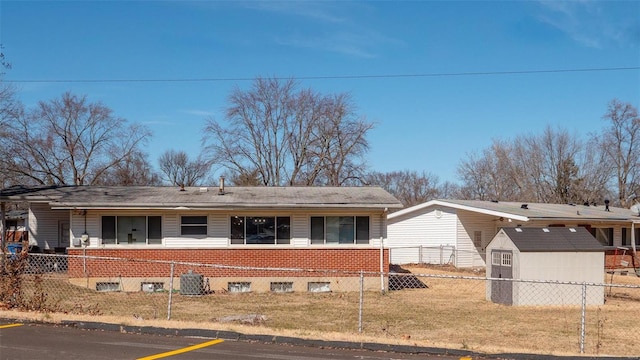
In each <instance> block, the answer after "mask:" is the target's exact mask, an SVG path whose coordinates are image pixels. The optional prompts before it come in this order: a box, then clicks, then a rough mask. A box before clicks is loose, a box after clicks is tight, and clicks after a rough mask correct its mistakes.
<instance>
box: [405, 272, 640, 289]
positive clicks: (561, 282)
mask: <svg viewBox="0 0 640 360" xmlns="http://www.w3.org/2000/svg"><path fill="white" fill-rule="evenodd" d="M393 275H394V276H413V277H424V278H439V279H451V280H476V281H486V280H492V281H508V282H520V283H532V284H554V285H580V286H582V285H586V286H607V287H616V288H629V289H640V285H633V284H607V283H592V282H578V281H559V280H535V279H508V278H494V277H485V276H462V275H444V274H413V273H393Z"/></svg>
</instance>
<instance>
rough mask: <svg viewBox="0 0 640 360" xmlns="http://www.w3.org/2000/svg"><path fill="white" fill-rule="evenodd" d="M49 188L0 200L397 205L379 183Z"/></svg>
mask: <svg viewBox="0 0 640 360" xmlns="http://www.w3.org/2000/svg"><path fill="white" fill-rule="evenodd" d="M218 190H219V189H218V188H217V187H213V188H211V187H186V188H184V190H182V189H180V188H178V187H168V186H166V187H160V186H51V187H42V188H29V187H19V188H15V187H14V188H8V189H3V190H2V191H0V201H31V202H46V203H49V204H50V205H51V206H52V207H53V208H57V209H75V208H83V209H90V208H165V209H167V208H171V209H185V210H186V209H221V208H274V209H275V208H364V209H384V208H390V209H397V208H401V207H402V204H401V203H400V202H399V201H398V200H397V199H396V198H395V197H393V196H392V195H391V194H389V193H388V192H387V191H385V190H384V189H382V188H380V187H369V186H367V187H266V186H264V187H232V186H229V187H226V188H225V189H224V192H223V195H220V194H219V191H218Z"/></svg>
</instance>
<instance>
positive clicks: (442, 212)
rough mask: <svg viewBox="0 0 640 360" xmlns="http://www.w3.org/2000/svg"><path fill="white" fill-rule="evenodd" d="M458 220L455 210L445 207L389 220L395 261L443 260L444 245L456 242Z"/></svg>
mask: <svg viewBox="0 0 640 360" xmlns="http://www.w3.org/2000/svg"><path fill="white" fill-rule="evenodd" d="M456 223H457V215H456V213H455V209H450V208H444V207H437V208H428V209H424V210H423V211H421V212H420V213H417V214H410V215H405V216H400V217H398V218H394V219H391V220H389V224H388V227H387V232H388V241H387V245H388V247H389V248H390V249H391V250H390V251H391V263H392V264H410V263H420V262H429V263H433V262H440V259H441V256H442V254H441V252H440V246H441V245H444V246H455V245H456ZM421 248H422V250H421ZM445 257H446V256H445ZM445 262H446V260H445Z"/></svg>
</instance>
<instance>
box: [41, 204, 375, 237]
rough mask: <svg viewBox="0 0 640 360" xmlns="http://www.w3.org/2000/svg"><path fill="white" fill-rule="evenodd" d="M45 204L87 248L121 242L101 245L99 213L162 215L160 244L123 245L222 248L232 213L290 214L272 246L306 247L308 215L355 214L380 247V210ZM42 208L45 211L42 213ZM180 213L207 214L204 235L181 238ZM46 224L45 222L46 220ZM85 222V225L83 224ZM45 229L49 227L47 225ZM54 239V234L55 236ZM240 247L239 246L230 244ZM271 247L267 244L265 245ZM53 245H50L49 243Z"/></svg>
mask: <svg viewBox="0 0 640 360" xmlns="http://www.w3.org/2000/svg"><path fill="white" fill-rule="evenodd" d="M48 209H49V207H48V205H44V206H42V209H41V210H39V211H36V213H37V214H36V215H37V216H40V215H39V214H40V213H46V217H45V219H46V218H50V217H51V216H52V215H51V213H55V214H57V215H56V216H58V217H59V218H60V219H69V216H70V218H71V238H80V236H81V235H82V234H83V233H84V232H85V231H86V232H87V233H88V234H89V238H90V244H89V247H91V248H99V247H113V248H120V247H122V246H123V245H116V244H106V245H102V244H101V238H102V216H162V236H163V244H157V245H143V244H136V245H126V247H127V248H162V247H166V248H223V247H229V246H230V245H229V234H230V225H229V219H230V217H231V216H234V215H243V216H255V214H256V213H258V214H265V216H290V217H291V244H289V245H276V246H278V247H309V246H310V242H309V233H310V231H309V217H310V216H312V215H317V216H331V215H336V214H338V215H356V216H366V215H369V216H370V236H371V242H370V245H368V246H375V247H378V246H380V234H381V233H384V230H385V229H384V228H383V226H384V222H383V221H382V219H381V216H380V212H378V213H373V214H366V213H361V212H349V211H340V212H330V213H326V212H325V213H316V212H314V213H312V214H309V213H306V212H295V213H282V212H278V213H269V212H262V211H259V210H257V211H256V212H252V213H241V212H233V213H228V212H220V211H212V212H205V211H193V212H191V211H190V212H188V213H184V212H178V211H173V210H88V211H87V212H86V222H85V215H81V214H80V213H78V212H74V211H69V210H48ZM44 210H48V211H47V212H45V211H44ZM70 214H71V215H70ZM181 215H207V217H208V229H207V236H206V237H203V238H193V237H182V236H180V216H181ZM37 216H30V217H29V218H30V220H33V222H34V223H33V228H34V229H37V222H36V218H37ZM41 221H42V220H41ZM47 224H48V223H47ZM85 224H86V227H85ZM47 229H48V230H50V231H51V230H52V229H50V227H49V226H48V225H47ZM56 229H57V225H56V227H55V228H54V229H53V230H54V231H56V233H55V235H56V236H57V230H56ZM56 239H57V237H56ZM233 246H240V247H242V246H243V245H233ZM267 246H271V245H267ZM314 246H323V247H324V245H314ZM353 246H355V247H358V248H361V247H363V246H367V245H353ZM52 247H53V245H52ZM340 247H341V248H345V247H349V245H340Z"/></svg>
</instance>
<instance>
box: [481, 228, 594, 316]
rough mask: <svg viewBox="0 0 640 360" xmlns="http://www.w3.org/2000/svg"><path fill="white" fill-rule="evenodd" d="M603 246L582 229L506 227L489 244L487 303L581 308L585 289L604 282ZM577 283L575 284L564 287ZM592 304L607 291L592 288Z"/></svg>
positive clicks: (587, 297) (589, 294) (589, 290)
mask: <svg viewBox="0 0 640 360" xmlns="http://www.w3.org/2000/svg"><path fill="white" fill-rule="evenodd" d="M604 251H605V250H604V247H603V246H602V245H601V244H600V242H598V241H597V240H596V239H595V238H594V237H593V235H591V233H590V232H589V231H587V230H586V229H585V228H583V227H548V228H547V227H544V228H530V227H515V228H513V227H512V228H502V229H500V231H498V233H497V234H496V236H494V238H493V240H491V242H489V245H487V256H488V258H489V259H490V261H487V272H486V273H487V277H490V278H492V279H511V280H514V281H511V280H490V281H487V289H486V290H487V292H486V293H487V300H488V301H492V302H495V303H499V304H504V305H580V304H582V300H583V289H582V285H579V284H583V283H586V284H604V282H605V279H604V276H605V273H604V271H602V269H603V268H604ZM558 282H561V283H574V284H559V283H558ZM585 290H586V293H585V294H584V295H585V300H586V304H587V305H602V304H604V287H603V286H587V287H586V289H585Z"/></svg>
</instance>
